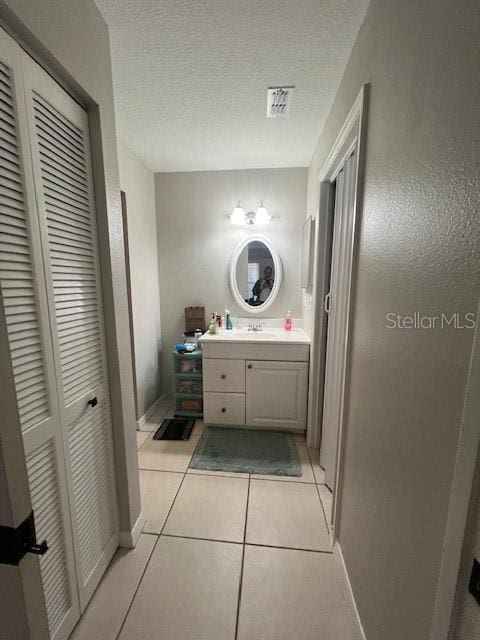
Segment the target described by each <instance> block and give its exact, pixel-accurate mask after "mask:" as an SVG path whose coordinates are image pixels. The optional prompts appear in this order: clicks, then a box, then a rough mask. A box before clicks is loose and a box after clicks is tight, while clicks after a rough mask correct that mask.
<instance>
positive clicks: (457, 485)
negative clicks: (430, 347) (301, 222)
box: [430, 304, 480, 640]
mask: <svg viewBox="0 0 480 640" xmlns="http://www.w3.org/2000/svg"><path fill="white" fill-rule="evenodd" d="M479 323H480V304H479V307H478V309H477V325H476V330H475V335H474V338H473V346H472V352H471V358H470V367H469V371H468V378H467V388H466V392H465V400H464V405H463V413H462V422H461V425H460V434H459V437H458V445H457V455H456V459H455V468H454V472H453V480H452V486H451V491H450V502H449V507H448V516H447V525H446V529H445V538H444V543H443V556H442V562H441V565H440V575H439V578H438V586H437V594H436V598H435V607H434V613H433V621H432V628H431V632H430V640H447V638H448V636H449V630H450V623H451V617H452V613H453V606H454V600H455V592H456V588H457V579H458V572H459V569H460V562H461V557H462V547H463V540H464V537H465V528H466V524H467V518H468V512H469V507H470V498H471V493H472V485H473V481H474V477H475V467H476V462H477V456H478V452H479V448H480V394H479V393H478V389H479V386H480V327H479Z"/></svg>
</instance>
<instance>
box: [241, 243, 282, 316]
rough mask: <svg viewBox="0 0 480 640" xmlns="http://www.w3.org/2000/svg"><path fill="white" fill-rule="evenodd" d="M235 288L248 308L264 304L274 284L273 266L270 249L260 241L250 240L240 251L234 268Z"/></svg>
mask: <svg viewBox="0 0 480 640" xmlns="http://www.w3.org/2000/svg"><path fill="white" fill-rule="evenodd" d="M236 280H237V287H238V290H239V292H240V295H241V297H242V299H243V300H244V301H245V303H246V304H248V306H250V307H258V306H260V305H262V304H264V303H265V302H266V301H267V300H268V298H269V296H270V295H271V293H272V289H273V285H274V283H275V266H274V261H273V256H272V254H271V253H270V249H269V248H268V247H267V246H266V245H265V244H264V243H263V242H261V241H258V240H252V241H251V242H249V243H248V244H247V245H246V246H245V247H244V248H243V250H242V251H241V253H240V255H239V257H238V261H237V267H236Z"/></svg>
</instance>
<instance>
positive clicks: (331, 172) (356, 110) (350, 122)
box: [318, 84, 367, 182]
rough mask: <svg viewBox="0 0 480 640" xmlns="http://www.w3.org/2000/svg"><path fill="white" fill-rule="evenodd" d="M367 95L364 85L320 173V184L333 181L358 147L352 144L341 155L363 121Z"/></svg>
mask: <svg viewBox="0 0 480 640" xmlns="http://www.w3.org/2000/svg"><path fill="white" fill-rule="evenodd" d="M366 94H367V85H366V84H364V85H363V86H362V88H361V89H360V91H359V93H358V95H357V97H356V98H355V102H354V103H353V106H352V108H351V109H350V111H349V112H348V115H347V117H346V119H345V122H344V123H343V125H342V128H341V129H340V131H339V134H338V136H337V138H336V140H335V142H334V143H333V146H332V148H331V149H330V152H329V154H328V156H327V158H326V160H325V162H324V163H323V165H322V168H321V169H320V171H319V173H318V179H319V180H320V182H326V181H330V180H333V179H334V178H335V176H336V174H337V173H338V171H339V169H340V168H341V166H342V165H343V164H344V162H345V158H347V157H348V156H349V155H351V153H352V150H353V148H354V146H356V145H355V144H353V143H352V144H350V145H349V146H348V148H347V149H345V151H344V153H343V154H341V153H340V152H341V151H342V148H343V147H344V146H345V143H346V142H347V140H348V139H349V137H350V135H351V133H352V131H353V129H354V127H355V126H356V125H357V121H358V119H359V117H360V119H361V116H362V113H363V111H364V109H365V103H366Z"/></svg>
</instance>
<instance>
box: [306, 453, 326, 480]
mask: <svg viewBox="0 0 480 640" xmlns="http://www.w3.org/2000/svg"><path fill="white" fill-rule="evenodd" d="M308 453H309V455H310V462H311V463H312V470H313V475H314V477H315V482H316V483H317V484H325V471H324V470H323V469H322V467H321V466H320V451H319V449H314V448H313V447H309V448H308Z"/></svg>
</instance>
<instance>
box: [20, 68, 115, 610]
mask: <svg viewBox="0 0 480 640" xmlns="http://www.w3.org/2000/svg"><path fill="white" fill-rule="evenodd" d="M24 77H25V92H26V98H27V111H28V115H29V127H30V138H31V147H32V154H33V170H34V180H35V188H36V196H37V203H38V208H39V214H40V227H41V235H42V246H43V253H44V257H45V269H46V274H47V275H46V280H47V295H48V299H49V309H50V316H51V323H52V330H53V346H54V357H55V365H56V371H57V378H58V386H59V396H60V406H61V420H62V425H63V429H64V434H65V441H66V462H67V477H68V482H69V491H70V496H71V497H70V507H71V511H72V522H73V527H72V528H73V537H74V551H75V557H76V562H77V580H78V584H79V593H80V603H81V608H82V609H83V608H84V607H85V606H86V604H87V603H88V600H89V599H90V597H91V595H92V594H93V591H94V590H95V587H96V586H97V584H98V582H99V580H100V578H101V577H102V575H103V572H104V571H105V569H106V567H107V566H108V563H109V562H110V560H111V557H112V555H113V553H114V552H115V550H116V548H117V546H118V525H117V513H116V504H117V499H116V488H115V478H114V465H113V444H112V433H111V418H110V405H109V394H108V379H107V367H106V362H105V340H104V328H103V313H102V299H101V290H100V279H99V265H98V250H97V237H96V226H95V207H94V200H93V190H92V174H91V157H90V145H89V130H88V119H87V113H86V112H85V111H84V110H83V109H82V108H81V107H80V106H79V105H78V104H77V103H76V102H75V101H74V100H73V99H72V98H71V97H70V96H69V95H68V94H67V93H66V92H65V91H64V90H63V89H62V88H61V87H60V86H59V85H58V84H57V83H56V82H55V81H54V80H53V79H52V78H50V76H48V75H47V74H46V73H45V72H44V71H43V70H42V69H41V68H40V67H39V66H38V65H37V64H36V63H34V62H33V61H32V60H31V59H30V58H28V57H27V56H25V57H24ZM89 403H90V404H89Z"/></svg>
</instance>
